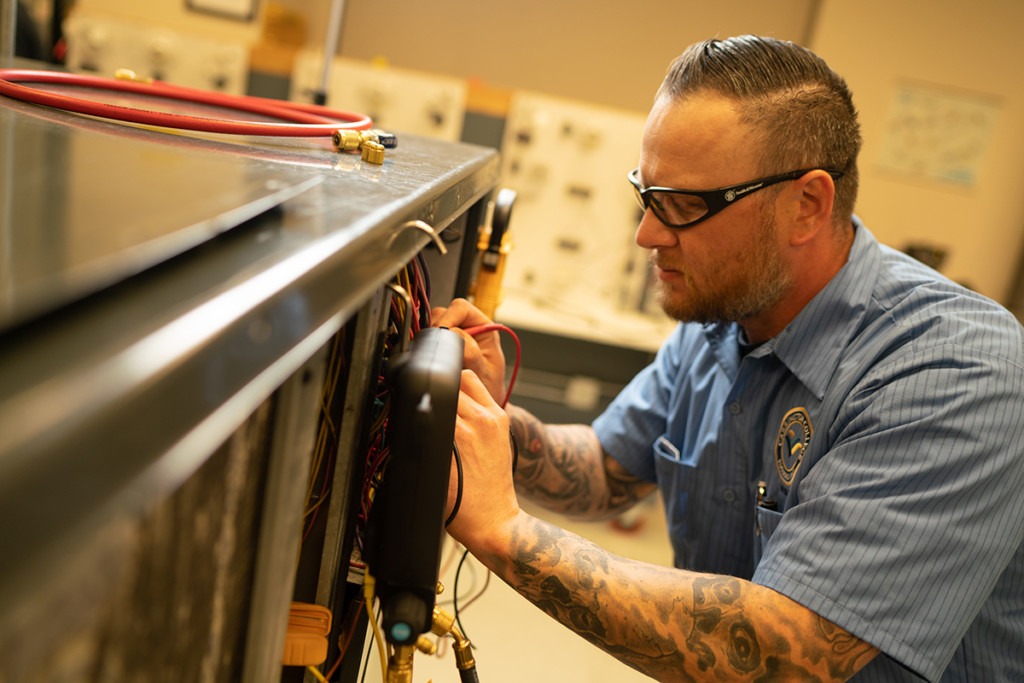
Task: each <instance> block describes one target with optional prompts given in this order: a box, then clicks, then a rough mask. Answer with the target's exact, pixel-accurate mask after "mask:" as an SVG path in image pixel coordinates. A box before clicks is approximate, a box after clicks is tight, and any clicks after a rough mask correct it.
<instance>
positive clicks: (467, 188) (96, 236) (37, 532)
mask: <svg viewBox="0 0 1024 683" xmlns="http://www.w3.org/2000/svg"><path fill="white" fill-rule="evenodd" d="M497 174H498V161H497V155H496V153H495V152H494V151H493V150H490V149H486V148H482V147H477V146H472V145H464V144H452V143H443V142H437V141H431V140H428V139H423V138H417V137H414V136H401V135H400V137H399V146H398V148H397V149H395V150H389V151H388V154H387V157H386V159H385V162H384V164H383V165H380V166H378V165H374V164H369V163H366V162H363V161H362V160H361V159H360V157H359V156H358V155H353V154H338V153H336V152H335V151H333V150H332V149H331V146H330V141H329V140H310V139H299V140H287V139H264V138H246V139H233V138H228V137H226V136H212V135H197V134H185V133H180V132H172V131H165V130H157V129H152V128H142V127H132V126H128V125H123V124H118V123H112V122H107V121H102V120H97V119H93V118H89V117H85V116H78V115H74V114H67V113H63V112H58V111H54V110H50V109H46V108H42V107H38V106H35V105H30V104H23V103H20V102H16V101H13V100H8V99H5V98H0V648H6V649H7V652H8V653H10V652H12V651H13V648H14V647H16V646H18V647H20V646H21V645H24V644H25V643H24V642H22V641H21V640H20V638H21V637H22V636H19V635H17V634H18V633H19V632H20V631H21V630H22V629H23V628H32V627H34V624H37V623H38V622H39V621H40V620H41V619H43V617H41V616H40V615H41V612H43V611H45V610H52V609H59V610H63V609H71V608H75V609H78V619H79V620H81V619H84V617H82V616H81V613H82V612H83V611H84V612H89V611H90V610H92V613H93V616H94V618H92V621H90V622H89V624H92V626H90V625H89V624H85V625H82V626H81V627H80V628H79V629H78V630H77V631H76V630H75V629H74V628H71V633H64V634H63V635H61V634H57V635H55V636H54V637H55V638H56V639H57V640H60V639H61V638H70V637H79V636H80V635H81V634H82V633H86V634H89V633H92V635H91V636H90V637H91V638H93V640H94V641H97V642H98V640H101V639H103V638H105V637H109V634H106V635H105V634H103V633H96V632H95V631H96V627H95V624H97V623H100V622H102V621H103V619H102V618H101V617H100V616H96V615H99V614H102V613H103V610H104V602H103V600H102V599H100V598H97V599H95V600H92V601H86V602H85V603H82V604H80V605H77V606H76V605H68V604H67V602H66V596H67V595H68V594H72V593H74V594H75V595H77V596H78V599H79V600H81V599H82V598H81V595H80V593H81V592H82V591H83V590H84V591H86V592H88V590H90V588H89V587H88V586H85V587H82V586H80V585H77V584H74V583H73V582H74V581H75V578H74V577H69V576H67V573H69V572H77V570H76V569H75V567H78V566H79V564H76V563H81V562H84V563H85V564H84V566H85V567H87V569H86V570H84V573H85V575H86V577H87V578H88V576H93V577H94V578H93V579H92V580H93V582H94V584H95V583H96V582H99V585H101V590H98V591H97V595H99V594H106V593H109V594H111V595H113V594H116V593H117V590H118V589H117V587H116V586H108V585H106V584H104V583H103V581H102V580H101V578H102V576H101V575H102V574H103V572H104V571H106V570H105V569H104V566H106V565H104V563H103V562H104V561H103V560H101V558H100V556H101V555H102V556H104V557H106V558H108V559H107V560H106V561H107V562H114V568H113V570H112V575H118V571H120V570H119V569H118V568H117V567H118V566H119V565H118V564H117V562H116V561H113V560H110V559H109V558H110V557H112V556H113V557H117V556H118V553H119V552H122V551H121V550H119V549H123V547H124V546H125V545H126V544H127V545H128V546H130V547H134V546H133V545H132V543H133V542H132V541H131V539H137V537H138V536H139V534H143V535H144V534H145V533H149V532H147V531H146V530H145V529H146V528H147V527H145V526H143V530H142V531H139V527H138V526H137V525H135V524H134V520H138V519H141V518H144V517H145V515H147V514H152V510H153V509H154V508H155V507H158V506H159V505H160V502H161V501H165V500H167V499H168V498H170V497H171V496H173V495H175V493H176V492H177V491H179V490H180V489H181V487H183V486H184V485H185V484H186V482H188V481H189V480H190V479H191V478H193V477H194V476H195V474H196V473H197V472H199V471H200V470H201V469H202V468H203V467H204V465H205V464H206V463H207V461H208V459H209V458H210V457H211V454H213V453H215V452H217V450H218V449H222V448H224V447H225V444H226V443H228V442H229V441H230V440H231V439H232V438H234V437H233V435H236V434H237V432H238V430H239V429H240V428H242V427H243V425H244V424H245V423H246V421H247V420H249V419H250V418H251V416H252V415H254V414H255V413H257V412H258V411H259V410H260V407H261V406H263V405H265V404H266V402H267V401H268V399H269V398H270V397H271V396H272V395H273V394H274V393H275V392H278V391H280V390H281V388H282V387H287V386H288V383H289V382H290V381H295V382H300V379H296V378H299V377H300V376H302V375H303V373H305V375H304V378H303V379H302V381H308V380H309V377H310V372H311V370H310V367H312V366H310V363H311V360H313V359H316V358H317V354H318V353H322V351H321V349H323V347H324V346H325V344H327V343H328V341H329V340H330V339H331V338H332V336H333V335H334V334H335V333H336V332H337V331H338V330H339V329H341V328H342V326H344V325H345V324H347V323H348V322H349V321H350V320H351V319H352V318H353V316H355V314H356V313H357V312H358V311H360V310H361V309H363V308H364V307H366V306H368V305H370V304H371V303H372V302H373V300H374V297H375V296H377V297H379V296H380V294H379V293H380V291H381V289H382V286H383V285H384V284H385V283H386V282H387V281H388V280H389V279H390V278H391V277H392V276H393V275H394V273H395V272H396V271H397V270H398V269H399V268H402V267H403V266H404V265H405V264H406V263H407V262H408V261H409V260H410V259H411V258H413V257H414V256H415V255H416V254H417V253H418V252H420V250H422V249H424V247H427V246H428V245H429V244H430V243H431V237H430V236H429V235H428V234H427V233H426V232H425V231H424V230H422V229H420V228H418V227H415V226H413V227H410V222H411V221H423V222H425V223H427V224H429V225H430V226H432V227H433V229H434V230H435V231H437V232H438V233H440V234H441V236H442V237H444V238H445V241H449V242H452V243H453V244H455V245H456V251H457V253H456V254H455V256H454V258H456V259H461V260H462V262H461V263H459V264H458V265H457V267H456V268H455V269H454V270H453V274H451V275H450V278H449V280H450V281H449V282H448V284H447V286H446V287H445V289H444V290H442V291H445V290H447V291H449V292H451V291H454V292H457V291H459V289H460V288H461V287H463V286H464V281H465V279H466V277H467V264H466V263H465V259H464V258H462V256H460V254H459V253H458V250H459V249H462V250H463V252H464V253H468V250H467V249H466V245H464V244H462V243H461V242H459V241H458V240H459V238H460V236H462V235H463V233H470V234H471V235H474V234H475V230H476V228H477V224H478V223H479V222H480V219H481V217H482V216H483V214H484V213H485V212H484V210H483V207H484V206H485V204H486V200H487V198H488V196H489V195H490V193H491V192H492V190H493V189H494V187H495V184H496V182H497ZM450 233H454V235H455V237H454V238H452V237H451V235H450ZM472 246H473V245H469V247H472ZM431 249H433V247H431ZM365 360H366V359H360V358H358V357H353V358H352V359H351V362H352V363H354V364H358V363H360V362H365ZM313 370H314V371H315V367H314V368H313ZM300 383H301V382H300ZM311 402H312V403H313V404H314V405H313V406H312V407H311V408H309V409H308V410H314V409H315V407H316V406H315V402H316V397H315V396H314V397H313V398H309V397H306V398H304V399H303V400H302V401H301V402H300V403H301V404H302V405H306V404H309V403H311ZM289 410H293V412H294V411H295V410H298V411H299V413H302V411H303V410H307V409H306V408H302V407H299V408H289ZM285 412H287V411H286V410H284V409H282V408H281V406H280V405H278V406H277V408H276V409H275V415H276V416H275V417H272V418H271V421H272V422H273V420H275V419H276V420H277V421H278V422H280V421H281V420H282V419H283V418H282V417H281V414H282V413H285ZM293 419H298V421H299V423H301V424H304V425H306V426H304V427H302V428H301V429H299V430H298V432H299V433H300V434H304V435H305V436H303V439H306V440H308V438H309V437H308V432H309V427H308V423H309V420H310V419H311V418H310V417H307V416H304V415H302V414H300V415H299V417H298V418H294V416H293ZM275 448H278V449H280V448H282V447H281V446H276V447H275ZM283 448H285V450H287V445H285V446H284V447H283ZM266 450H268V451H270V452H271V453H272V452H273V448H269V449H266ZM258 459H259V458H257V460H258ZM247 462H248V461H247ZM282 462H284V465H280V464H279V465H277V467H284V468H285V469H286V470H287V468H288V467H289V465H288V461H287V459H285V460H284V461H282ZM300 464H301V463H300ZM274 467H275V466H274V465H273V464H271V465H267V464H266V463H263V464H262V469H261V470H260V471H261V472H263V474H261V475H260V478H258V479H259V482H263V481H268V480H271V482H272V480H273V478H274V476H275V475H274V474H273V468H274ZM295 467H298V465H293V466H292V469H294V468H295ZM229 470H230V467H228V468H227V469H226V470H225V471H229ZM268 470H269V472H270V473H269V474H268V473H267V472H268ZM302 474H303V475H304V474H305V473H302ZM293 478H297V479H299V480H300V481H301V484H302V485H304V483H305V479H304V477H298V476H297V475H294V473H293ZM259 482H257V483H254V484H253V486H252V490H253V491H255V494H254V495H256V496H257V497H264V496H266V495H268V494H266V492H265V490H266V489H265V488H264V485H263V484H262V483H259ZM269 486H270V485H269V484H268V487H269ZM218 490H219V491H221V494H223V491H224V490H225V489H224V488H223V487H221V489H218ZM226 490H228V491H230V490H231V489H230V487H228V488H227V489H226ZM221 494H216V495H221ZM269 505H270V503H268V502H266V501H263V502H262V503H260V501H257V502H256V503H254V504H252V505H250V507H251V508H252V510H254V512H253V513H252V515H251V518H250V519H251V521H252V523H254V524H263V525H264V528H265V526H266V524H267V521H266V520H265V519H261V517H260V510H261V509H262V510H265V509H267V508H268V506H269ZM185 507H187V505H186V506H185ZM197 519H198V518H197ZM125 520H128V522H127V527H125V524H126V522H125ZM189 523H190V524H193V526H195V525H198V524H199V521H196V520H192V521H190V522H189ZM118 525H121V526H120V527H118ZM114 528H122V529H124V528H127V529H128V531H124V532H123V533H120V534H119V533H114V532H112V531H111V529H114ZM158 528H159V527H158ZM261 533H263V532H261ZM125 539H128V540H125ZM134 552H136V551H132V552H127V553H126V554H125V557H126V558H127V559H125V562H127V563H128V564H131V562H132V560H131V557H134V555H133V554H132V553H134ZM253 552H254V553H255V551H253ZM83 558H84V559H83ZM178 561H180V558H179V560H178ZM108 568H109V567H108ZM211 571H212V570H211ZM248 571H249V572H250V574H251V572H252V568H251V567H249V568H248ZM137 572H138V570H136V573H137ZM78 573H79V574H82V573H83V572H78ZM214 573H215V572H214ZM96 577H100V578H96ZM77 579H78V580H79V581H81V580H83V579H82V576H81V575H80V576H78V577H77ZM69 582H70V583H69ZM136 582H138V581H137V579H136ZM254 582H258V579H257V580H254ZM90 585H92V584H90ZM257 588H258V587H257ZM250 589H251V587H250V588H246V589H245V590H250ZM104 591H106V593H104ZM127 599H128V598H124V600H127ZM62 601H63V602H62ZM274 604H280V601H279V600H278V601H277V602H276V603H274ZM58 605H59V607H58ZM254 609H255V608H254ZM72 621H74V619H72ZM90 629H92V631H90ZM67 630H68V629H67V628H65V629H64V631H67ZM248 638H249V640H250V642H252V639H253V634H252V632H251V629H250V632H249V635H248ZM19 643H20V645H19ZM55 647H58V648H59V643H50V648H51V649H50V650H49V652H51V653H52V652H53V651H54V649H53V648H55ZM78 647H79V648H81V643H79V646H78ZM102 647H107V648H108V649H109V645H103V646H101V645H96V648H99V649H96V648H94V655H93V657H92V659H91V660H89V661H90V662H91V664H88V665H87V666H86V668H88V666H92V667H94V672H95V669H96V667H97V657H99V655H96V654H95V652H98V651H99V650H100V649H102ZM79 652H81V649H80V650H79ZM32 656H33V655H32V654H31V648H30V649H29V651H28V652H26V651H22V652H21V659H22V664H21V665H20V666H21V667H22V668H17V667H16V666H15V665H12V664H11V663H10V662H11V659H10V658H8V660H7V662H8V663H7V667H8V668H7V669H5V665H4V664H0V680H2V679H4V674H5V672H6V673H7V674H8V675H9V676H14V675H16V674H19V673H22V672H23V670H24V667H25V666H26V664H25V662H24V660H26V659H28V660H30V661H32ZM150 656H151V657H152V653H150ZM274 656H276V653H271V655H270V660H271V661H272V660H273V658H274ZM2 658H3V657H0V659H2ZM108 659H109V657H108ZM14 660H15V661H18V657H14ZM156 660H157V661H159V660H160V658H159V657H157V658H156ZM151 661H153V660H151ZM55 666H56V665H55ZM234 666H235V668H236V669H237V671H239V672H241V670H242V668H243V666H242V665H241V664H240V663H239V662H235V663H234ZM244 668H245V669H246V671H250V670H252V669H253V666H252V665H251V663H249V664H247V665H246V666H245V667H244ZM257 668H258V667H257ZM58 671H61V672H63V671H64V670H63V669H58ZM106 671H107V672H108V673H109V671H110V667H109V666H107V668H106ZM39 672H41V673H44V674H46V673H47V672H48V673H49V674H51V675H52V674H53V673H54V669H52V668H50V669H47V668H45V667H44V668H43V669H40V670H39ZM246 677H247V678H252V679H254V680H258V679H263V678H265V676H264V675H263V674H260V675H249V674H247V676H246ZM157 678H158V676H157V675H156V674H155V673H154V678H153V679H154V680H156V679H157ZM66 680H89V677H88V676H83V677H75V676H72V677H71V678H68V679H66ZM182 680H183V679H182Z"/></svg>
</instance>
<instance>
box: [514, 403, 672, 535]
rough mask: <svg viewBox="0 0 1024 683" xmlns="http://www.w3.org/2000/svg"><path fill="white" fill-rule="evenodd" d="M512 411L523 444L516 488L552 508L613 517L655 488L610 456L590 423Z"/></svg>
mask: <svg viewBox="0 0 1024 683" xmlns="http://www.w3.org/2000/svg"><path fill="white" fill-rule="evenodd" d="M508 413H509V418H510V425H511V428H512V434H513V437H514V438H515V439H516V443H517V447H518V464H517V467H516V489H517V490H518V491H520V492H521V493H523V494H525V495H526V496H527V497H528V498H530V499H531V500H533V501H535V502H537V503H539V504H541V505H543V506H544V507H546V508H547V509H549V510H553V511H555V512H559V513H562V514H565V515H569V516H573V517H579V518H586V519H602V518H609V517H613V516H614V515H616V514H617V513H619V512H622V511H623V510H626V509H627V508H629V507H631V506H632V505H634V504H635V503H636V502H637V501H638V500H640V499H641V498H643V497H644V496H646V495H647V494H649V493H651V492H652V491H653V490H654V488H655V487H654V485H653V484H651V483H649V482H646V481H642V480H640V479H637V478H635V477H633V476H632V475H630V474H629V473H628V472H626V471H625V470H624V469H623V468H622V467H621V466H619V465H618V464H617V463H614V461H612V460H611V458H609V457H608V456H606V455H605V453H604V451H603V450H602V448H601V444H600V442H598V440H597V436H596V435H595V434H594V430H593V429H591V428H590V427H589V426H586V425H545V424H543V423H542V422H541V421H540V420H538V419H537V418H535V417H533V416H532V415H530V414H529V413H528V412H526V411H525V410H522V409H520V408H515V407H511V408H510V409H509V411H508Z"/></svg>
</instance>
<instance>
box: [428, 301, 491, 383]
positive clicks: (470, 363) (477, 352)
mask: <svg viewBox="0 0 1024 683" xmlns="http://www.w3.org/2000/svg"><path fill="white" fill-rule="evenodd" d="M431 318H432V322H431V325H432V326H433V327H447V328H448V329H450V330H454V331H455V332H457V333H458V334H460V335H461V336H462V338H463V339H464V340H465V342H466V350H465V354H464V355H463V361H462V362H463V367H464V368H466V369H467V370H472V371H473V372H474V373H476V375H477V377H479V378H480V381H482V382H483V384H484V386H485V387H487V390H488V391H489V392H490V394H491V397H492V398H494V400H495V401H498V402H501V401H504V400H505V354H504V353H503V352H502V350H501V341H500V339H499V338H498V332H497V331H492V332H485V333H483V334H479V335H477V336H475V337H474V336H473V335H470V334H468V333H466V331H465V330H466V329H469V328H473V327H479V326H480V325H488V324H490V323H491V320H490V319H489V318H488V317H487V316H485V315H484V314H483V313H481V312H480V311H479V310H478V309H477V308H476V307H475V306H473V304H471V303H469V302H468V301H466V300H465V299H455V300H454V301H452V303H451V305H449V306H448V308H435V309H433V310H432V311H431Z"/></svg>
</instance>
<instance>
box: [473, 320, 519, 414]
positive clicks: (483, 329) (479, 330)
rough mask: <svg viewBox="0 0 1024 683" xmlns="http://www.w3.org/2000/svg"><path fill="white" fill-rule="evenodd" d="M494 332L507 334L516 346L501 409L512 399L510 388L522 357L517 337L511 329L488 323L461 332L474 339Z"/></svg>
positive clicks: (517, 372)
mask: <svg viewBox="0 0 1024 683" xmlns="http://www.w3.org/2000/svg"><path fill="white" fill-rule="evenodd" d="M495 330H498V331H501V332H507V333H508V334H510V335H511V336H512V341H514V342H515V344H516V362H515V365H513V366H512V376H511V377H510V378H509V380H508V392H507V393H506V394H505V400H504V401H502V402H501V407H502V408H504V407H505V406H507V405H508V400H509V399H510V398H512V387H513V386H514V385H515V383H516V375H518V374H519V359H520V356H521V355H522V348H521V347H520V346H519V337H517V336H516V333H515V332H513V331H512V329H511V328H509V327H506V326H505V325H502V324H500V323H488V324H486V325H477V326H476V327H467V328H466V329H464V330H463V332H465V333H466V334H468V335H469V336H471V337H475V336H477V335H478V334H484V333H487V332H494V331H495Z"/></svg>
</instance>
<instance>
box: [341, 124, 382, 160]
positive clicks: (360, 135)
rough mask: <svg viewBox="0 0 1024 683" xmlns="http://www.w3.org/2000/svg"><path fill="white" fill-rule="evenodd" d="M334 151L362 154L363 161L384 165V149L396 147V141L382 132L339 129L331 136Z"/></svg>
mask: <svg viewBox="0 0 1024 683" xmlns="http://www.w3.org/2000/svg"><path fill="white" fill-rule="evenodd" d="M331 142H332V143H333V145H334V149H335V150H337V151H339V152H356V151H359V152H362V157H363V160H364V161H368V162H370V163H371V164H382V163H384V149H385V148H389V149H390V148H394V147H397V146H398V139H397V138H396V137H395V136H394V135H393V134H391V133H385V132H384V131H382V130H349V129H344V128H343V129H339V130H336V131H334V135H332V136H331Z"/></svg>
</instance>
